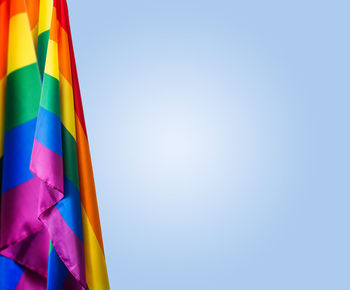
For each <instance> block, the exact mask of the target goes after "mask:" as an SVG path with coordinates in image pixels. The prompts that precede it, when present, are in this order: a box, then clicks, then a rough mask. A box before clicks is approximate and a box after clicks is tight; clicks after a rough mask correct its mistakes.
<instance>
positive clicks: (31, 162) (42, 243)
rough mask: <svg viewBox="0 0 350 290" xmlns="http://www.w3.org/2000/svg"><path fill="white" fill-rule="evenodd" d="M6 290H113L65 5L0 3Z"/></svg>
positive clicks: (1, 266)
mask: <svg viewBox="0 0 350 290" xmlns="http://www.w3.org/2000/svg"><path fill="white" fill-rule="evenodd" d="M0 49H1V50H0V156H1V159H0V163H1V171H0V172H1V211H0V289H6V290H7V289H9V290H12V289H20V290H21V289H24V290H31V289H33V290H34V289H72V290H74V289H91V290H93V289H109V283H108V276H107V269H106V263H105V254H104V250H103V242H102V234H101V228H100V221H99V213H98V207H97V200H96V193H95V185H94V179H93V172H92V164H91V158H90V152H89V144H88V138H87V133H86V126H85V120H84V113H83V108H82V102H81V96H80V88H79V83H78V77H77V70H76V64H75V58H74V51H73V46H72V37H71V31H70V25H69V18H68V9H67V3H66V1H65V0H0Z"/></svg>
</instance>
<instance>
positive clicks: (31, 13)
mask: <svg viewBox="0 0 350 290" xmlns="http://www.w3.org/2000/svg"><path fill="white" fill-rule="evenodd" d="M39 3H40V1H39V0H26V5H27V14H28V18H29V23H30V29H31V30H32V29H33V28H34V27H35V26H36V25H37V24H38V21H39Z"/></svg>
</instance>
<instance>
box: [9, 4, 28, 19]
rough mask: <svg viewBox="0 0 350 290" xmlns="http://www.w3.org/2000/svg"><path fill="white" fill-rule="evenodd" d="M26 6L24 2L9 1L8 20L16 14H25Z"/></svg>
mask: <svg viewBox="0 0 350 290" xmlns="http://www.w3.org/2000/svg"><path fill="white" fill-rule="evenodd" d="M26 11H27V9H26V4H25V2H24V0H11V1H10V18H11V17H12V16H14V15H16V14H19V13H23V12H26Z"/></svg>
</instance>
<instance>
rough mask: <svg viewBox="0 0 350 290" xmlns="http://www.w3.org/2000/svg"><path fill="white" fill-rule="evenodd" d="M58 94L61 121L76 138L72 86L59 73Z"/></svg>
mask: <svg viewBox="0 0 350 290" xmlns="http://www.w3.org/2000/svg"><path fill="white" fill-rule="evenodd" d="M60 95H61V120H62V123H63V125H64V126H65V127H66V129H67V130H68V131H69V133H70V134H71V135H72V136H73V138H74V139H75V140H76V139H77V137H76V131H75V111H74V97H73V88H72V86H71V84H70V83H69V82H68V81H67V79H66V78H65V77H64V76H63V75H62V74H60Z"/></svg>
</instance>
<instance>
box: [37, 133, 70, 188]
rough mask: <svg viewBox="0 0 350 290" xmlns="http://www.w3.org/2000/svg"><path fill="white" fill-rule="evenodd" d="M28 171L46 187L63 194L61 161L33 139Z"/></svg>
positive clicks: (58, 156)
mask: <svg viewBox="0 0 350 290" xmlns="http://www.w3.org/2000/svg"><path fill="white" fill-rule="evenodd" d="M30 171H31V172H33V174H34V175H36V176H37V177H39V178H40V179H41V180H42V181H44V182H45V183H46V184H47V185H48V186H50V187H52V188H53V189H57V190H59V191H61V192H63V160H62V157H61V156H60V155H58V154H57V153H56V152H53V151H51V150H50V149H48V148H46V147H45V146H43V145H41V144H40V143H39V142H38V141H37V140H36V139H34V145H33V152H32V159H31V162H30Z"/></svg>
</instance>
